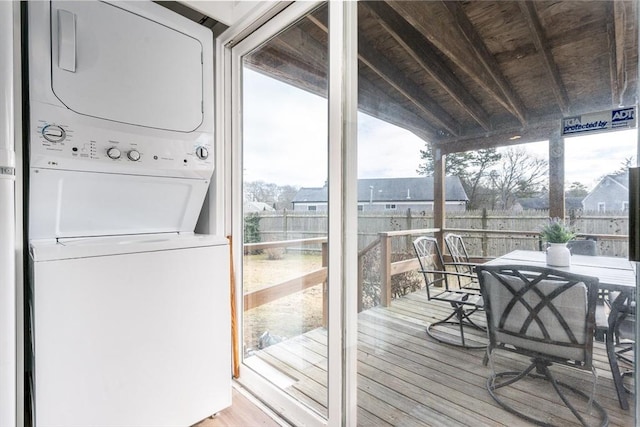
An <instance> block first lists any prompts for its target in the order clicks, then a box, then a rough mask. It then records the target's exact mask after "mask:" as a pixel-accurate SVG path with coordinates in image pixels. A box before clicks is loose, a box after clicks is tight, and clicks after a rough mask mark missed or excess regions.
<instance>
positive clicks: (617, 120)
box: [611, 107, 636, 128]
mask: <svg viewBox="0 0 640 427" xmlns="http://www.w3.org/2000/svg"><path fill="white" fill-rule="evenodd" d="M635 118H636V109H635V107H630V108H621V109H618V110H613V111H611V127H614V128H615V127H620V126H624V127H627V126H629V123H630V122H631V124H635Z"/></svg>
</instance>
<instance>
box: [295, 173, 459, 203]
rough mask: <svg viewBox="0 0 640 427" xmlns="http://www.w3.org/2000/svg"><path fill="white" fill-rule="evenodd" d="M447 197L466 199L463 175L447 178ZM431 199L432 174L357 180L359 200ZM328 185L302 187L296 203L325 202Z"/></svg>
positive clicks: (399, 200)
mask: <svg viewBox="0 0 640 427" xmlns="http://www.w3.org/2000/svg"><path fill="white" fill-rule="evenodd" d="M445 185H446V192H445V199H446V200H447V201H467V200H469V198H468V197H467V193H466V192H465V191H464V188H463V187H462V183H461V182H460V178H458V177H457V176H448V177H447V178H446V182H445ZM369 201H372V202H406V201H414V202H432V201H433V177H417V178H363V179H359V180H358V202H369ZM326 202H327V187H326V186H325V187H302V188H301V189H300V190H299V191H298V193H297V194H296V196H295V197H294V198H293V203H326Z"/></svg>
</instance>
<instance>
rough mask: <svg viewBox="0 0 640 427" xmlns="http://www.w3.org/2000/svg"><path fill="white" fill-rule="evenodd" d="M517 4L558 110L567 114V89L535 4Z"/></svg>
mask: <svg viewBox="0 0 640 427" xmlns="http://www.w3.org/2000/svg"><path fill="white" fill-rule="evenodd" d="M518 6H520V10H521V11H522V16H523V17H524V19H525V21H526V22H527V25H528V26H529V31H530V32H531V37H532V38H533V44H534V45H535V46H536V49H537V50H538V53H540V55H541V56H542V62H543V64H544V66H545V69H546V70H547V74H548V76H549V78H550V83H551V89H552V90H553V94H554V95H555V97H556V101H557V102H558V106H559V107H560V111H561V112H562V114H565V115H567V114H569V113H570V111H569V95H568V94H567V89H566V88H565V86H564V83H562V78H561V77H560V71H559V70H558V64H556V61H555V60H554V59H553V55H552V53H551V47H550V46H549V43H548V42H547V39H546V37H545V35H544V30H543V28H542V24H541V23H540V18H538V14H537V13H536V9H535V6H534V5H533V2H531V1H530V0H527V1H519V2H518Z"/></svg>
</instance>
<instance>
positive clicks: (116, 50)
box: [51, 1, 203, 132]
mask: <svg viewBox="0 0 640 427" xmlns="http://www.w3.org/2000/svg"><path fill="white" fill-rule="evenodd" d="M114 23H117V25H114ZM202 57H203V47H202V45H201V43H200V42H199V41H198V40H197V39H195V38H193V37H190V36H188V35H186V34H183V33H181V32H179V31H177V30H174V29H172V28H169V27H166V26H164V25H162V24H161V23H158V22H155V21H153V20H152V19H148V18H146V17H143V16H141V15H138V14H135V13H130V12H128V11H126V10H124V9H121V8H120V7H118V6H117V4H109V3H100V2H79V1H53V2H52V3H51V64H52V66H51V73H52V88H53V91H54V93H55V94H56V96H57V97H58V99H60V101H61V102H62V103H63V104H64V105H65V106H66V107H67V108H69V109H71V110H73V111H75V112H77V113H80V114H86V115H89V116H94V117H99V118H103V119H106V120H114V121H118V122H124V123H130V124H134V125H139V126H148V127H154V128H159V129H168V130H175V131H180V132H190V131H194V130H196V129H197V128H198V126H200V124H201V123H202V115H203V111H202V109H203V105H202V103H203V63H202Z"/></svg>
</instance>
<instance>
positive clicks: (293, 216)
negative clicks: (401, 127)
mask: <svg viewBox="0 0 640 427" xmlns="http://www.w3.org/2000/svg"><path fill="white" fill-rule="evenodd" d="M259 216H260V222H259V231H260V240H261V241H262V242H268V241H274V240H277V241H286V240H296V239H309V238H318V237H324V236H326V234H327V216H326V212H324V213H323V212H297V211H286V210H285V211H277V212H266V211H265V212H260V213H259ZM547 220H548V211H522V212H506V211H490V210H486V209H485V210H477V211H464V212H449V213H447V216H446V229H450V230H468V233H467V234H468V240H469V243H468V249H469V250H470V252H471V255H475V256H478V257H495V256H499V255H502V254H504V253H507V252H509V251H511V250H514V249H520V248H525V247H527V248H528V247H529V245H530V243H531V240H532V239H535V238H536V236H537V232H538V230H539V229H540V227H541V226H542V225H543V224H544V223H545V222H546V221H547ZM566 220H567V222H569V223H570V224H571V225H572V227H573V228H574V229H575V231H576V232H577V233H578V234H580V235H582V236H591V237H593V238H595V239H597V240H598V249H599V252H600V254H601V255H605V256H626V255H627V250H628V248H627V240H626V236H627V234H628V223H629V222H628V217H627V215H626V214H624V213H619V214H607V215H603V214H598V213H595V212H580V213H579V214H572V215H571V216H569V217H568V218H566ZM433 227H434V224H433V213H432V212H426V211H420V212H415V211H411V210H407V211H405V212H398V211H393V212H389V213H386V212H360V213H359V216H358V248H360V249H362V248H365V247H367V246H368V245H370V244H371V243H372V242H373V241H375V240H376V239H377V238H378V235H379V233H381V232H391V231H402V230H414V229H426V228H433ZM476 230H491V231H494V232H498V233H488V234H486V235H483V234H482V233H480V232H478V231H476ZM509 230H518V232H520V231H529V232H530V233H529V234H530V235H525V236H522V237H517V238H514V237H513V236H509V235H505V234H500V232H501V231H509ZM466 240H467V239H465V242H466ZM304 249H306V250H316V251H319V250H320V247H319V246H318V245H316V246H315V247H313V246H306V247H305V248H304ZM532 249H533V248H532ZM411 251H412V249H411V239H410V236H405V237H403V238H398V239H394V241H393V243H392V252H393V253H410V252H411Z"/></svg>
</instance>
